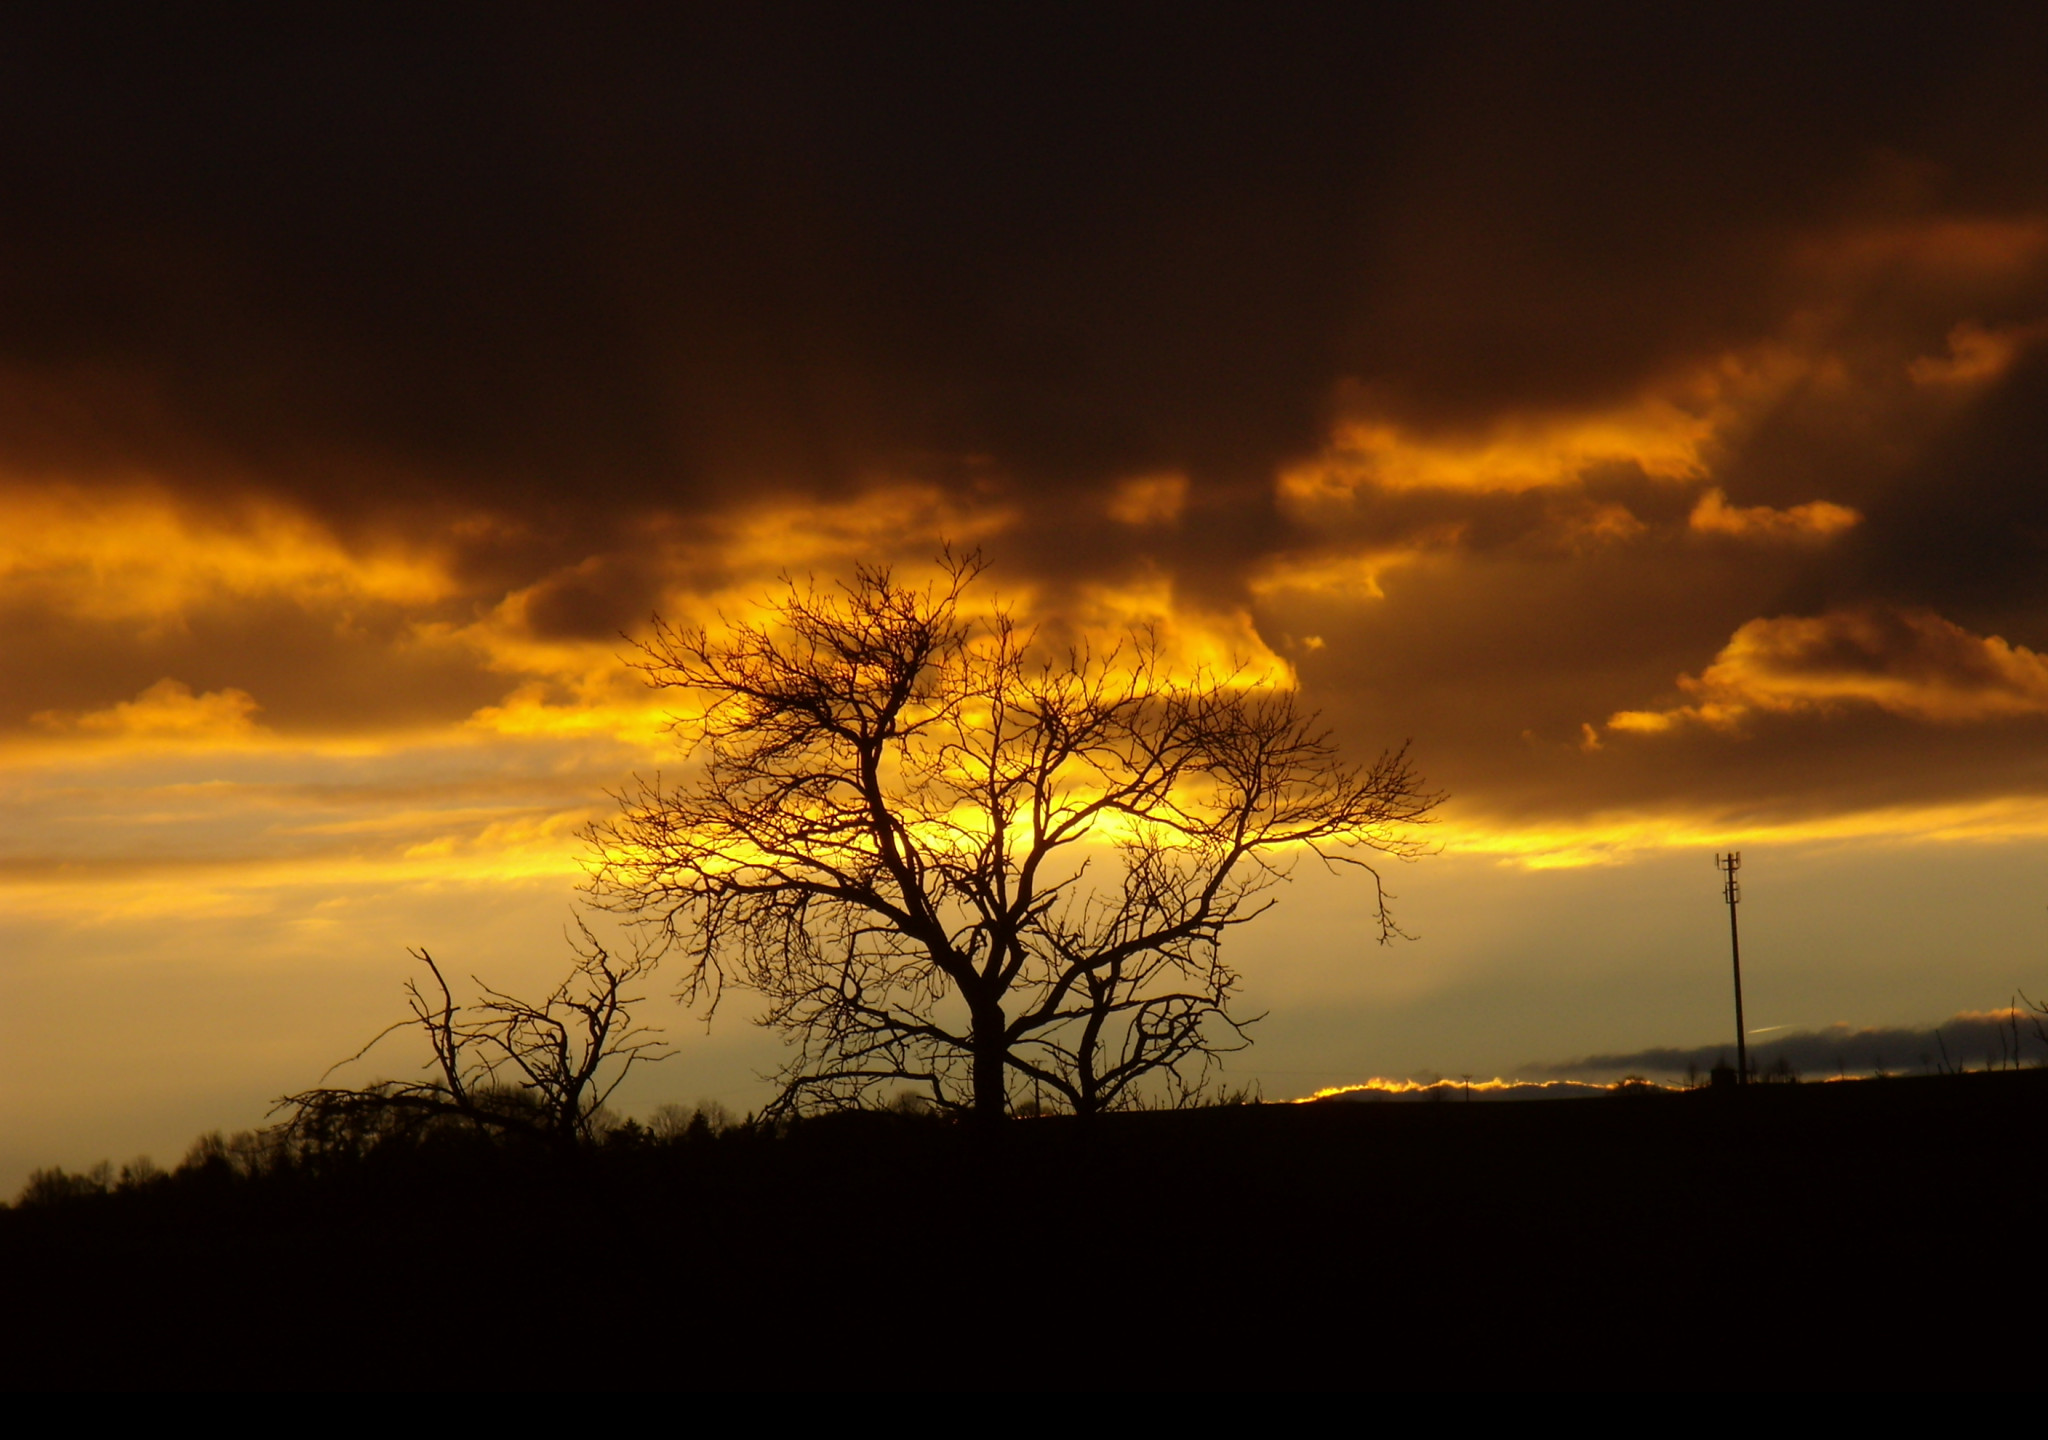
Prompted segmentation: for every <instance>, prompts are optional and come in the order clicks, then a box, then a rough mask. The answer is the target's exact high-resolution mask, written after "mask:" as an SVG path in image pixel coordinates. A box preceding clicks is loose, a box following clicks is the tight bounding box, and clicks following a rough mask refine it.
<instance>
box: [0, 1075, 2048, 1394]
mask: <svg viewBox="0 0 2048 1440" xmlns="http://www.w3.org/2000/svg"><path fill="white" fill-rule="evenodd" d="M2044 1222H2048V1071H2042V1070H2033V1071H2022V1072H2004V1073H1998V1074H1977V1075H1962V1076H1941V1077H1929V1078H1913V1079H1889V1080H1877V1081H1863V1082H1851V1083H1837V1084H1829V1085H1799V1086H1769V1087H1754V1088H1752V1089H1750V1090H1748V1091H1746V1092H1741V1093H1727V1092H1722V1093H1714V1092H1709V1091H1695V1092H1689V1093H1685V1094H1675V1095H1674V1094H1652V1095H1643V1096H1616V1097H1613V1098H1607V1099H1592V1100H1583V1099H1582V1100H1563V1101H1539V1102H1529V1103H1522V1104H1487V1103H1482V1102H1474V1103H1462V1102H1458V1101H1448V1102H1445V1103H1439V1104H1387V1103H1377V1104H1375V1103H1369V1102H1368V1103H1347V1104H1327V1103H1326V1104H1322V1105H1314V1106H1245V1107H1234V1108H1226V1109H1218V1110H1209V1111H1197V1112H1182V1113H1163V1114H1138V1115H1127V1116H1116V1117H1111V1118H1109V1119H1106V1120H1103V1121H1100V1122H1098V1123H1097V1124H1096V1125H1095V1126H1094V1127H1093V1128H1092V1129H1090V1128H1085V1127H1082V1126H1079V1125H1077V1124H1075V1123H1073V1122H1071V1121H1067V1120H1058V1119H1053V1120H1035V1121H1015V1122H1011V1123H1010V1124H1008V1125H1006V1126H1005V1127H1003V1129H1002V1130H1001V1131H1000V1132H999V1133H997V1134H993V1135H977V1134H974V1133H967V1132H962V1131H960V1130H956V1129H954V1128H952V1127H950V1126H946V1125H943V1124H941V1123H938V1122H934V1121H929V1120H919V1119H914V1118H906V1117H900V1116H893V1115H872V1116H854V1117H847V1118H844V1119H840V1120H832V1121H818V1122H811V1123H809V1124H806V1125H803V1126H800V1127H797V1128H795V1129H794V1130H792V1131H791V1132H789V1133H788V1134H785V1135H782V1136H779V1137H772V1136H767V1135H762V1134H755V1133H745V1132H728V1133H726V1134H723V1135H718V1136H708V1135H703V1136H699V1137H697V1138H695V1139H688V1138H686V1139H682V1140H678V1141H675V1142H672V1143H667V1144H656V1143H652V1142H645V1143H639V1144H613V1145H610V1146H608V1147H607V1148H605V1149H604V1150H601V1151H598V1152H594V1153H589V1154H583V1155H579V1156H575V1157H569V1158H556V1157H549V1156H544V1155H536V1154H520V1153H516V1152H512V1151H508V1150H504V1149H497V1148H484V1147H481V1146H474V1145H442V1146H435V1147H427V1148H409V1149H398V1148H394V1149H387V1150H385V1151H382V1152H377V1153H373V1154H371V1155H368V1156H362V1157H350V1158H347V1159H339V1160H331V1161H329V1162H327V1163H326V1164H324V1165H323V1166H321V1167H317V1168H316V1167H306V1166H302V1167H298V1168H292V1169H286V1170H281V1171H278V1172H276V1173H271V1174H266V1175H260V1176H256V1177H254V1178H251V1177H249V1176H246V1175H242V1174H238V1173H236V1172H235V1171H234V1170H233V1169H232V1167H230V1166H228V1165H226V1164H215V1165H213V1166H210V1167H196V1168H187V1169H185V1170H183V1171H181V1172H180V1173H179V1174H177V1175H176V1176H173V1177H170V1178H168V1179H165V1180H159V1181H156V1182H153V1183H152V1184H150V1185H148V1186H144V1187H141V1188H139V1189H135V1190H130V1191H122V1192H117V1193H113V1194H108V1195H88V1196H84V1197H81V1198H78V1199H74V1200H68V1201H61V1202H57V1203H51V1204H43V1205H37V1206H29V1207H24V1208H17V1209H14V1210H11V1211H8V1212H6V1213H4V1214H0V1263H4V1269H5V1275H6V1286H7V1292H8V1293H7V1310H8V1326H9V1330H10V1331H11V1334H10V1336H9V1338H8V1341H7V1344H6V1346H5V1356H6V1360H5V1364H6V1379H7V1382H8V1384H9V1385H10V1386H12V1387H14V1388H17V1389H20V1388H38V1387H44V1388H47V1387H91V1388H104V1389H121V1388H178V1389H192V1388H199V1389H219V1388H235V1389H308V1388H322V1389H328V1388H375V1389H431V1388H464V1389H485V1388H489V1389H559V1388H593V1387H607V1388H627V1389H667V1390H704V1389H727V1388H756V1387H758V1388H776V1389H807V1388H863V1389H946V1388H976V1389H1006V1390H1031V1389H1120V1388H1158V1387H1174V1388H1185V1389H1242V1388H1345V1387H1378V1388H1418V1387H1450V1388H1469V1389H1487V1388H1503V1387H1552V1388H1595V1387H1597V1388H1649V1387H1679V1386H1684V1387H1711V1388H1830V1387H1851V1386H1853V1387H1863V1388H1886V1389H1892V1388H1897V1389H1919V1388H1932V1387H1943V1388H1952V1387H1968V1388H1972V1389H1980V1388H1993V1389H2020V1388H2031V1387H2032V1386H2033V1385H2034V1384H2035V1382H2036V1381H2037V1379H2038V1375H2037V1373H2036V1370H2035V1368H2034V1367H2035V1366H2037V1365H2038V1363H2039V1358H2040V1340H2041V1337H2042V1333H2043V1325H2042V1319H2041V1317H2042V1311H2043V1307H2044V1297H2043V1292H2042V1289H2041V1284H2040V1280H2041V1271H2040V1260H2039V1255H2040V1251H2041V1247H2042V1244H2043V1240H2044V1233H2048V1227H2044Z"/></svg>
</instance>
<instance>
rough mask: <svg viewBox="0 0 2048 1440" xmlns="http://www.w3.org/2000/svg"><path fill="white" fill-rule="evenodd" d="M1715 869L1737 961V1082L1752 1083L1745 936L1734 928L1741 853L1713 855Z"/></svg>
mask: <svg viewBox="0 0 2048 1440" xmlns="http://www.w3.org/2000/svg"><path fill="white" fill-rule="evenodd" d="M1714 868H1715V869H1717V870H1720V871H1721V872H1722V873H1723V874H1725V875H1726V876H1727V877H1728V878H1727V883H1726V884H1724V885H1723V886H1722V887H1721V894H1722V896H1723V898H1725V899H1726V900H1727V902H1728V953H1729V955H1730V957H1731V958H1732V959H1733V960H1734V962H1735V1083H1736V1084H1738V1085H1747V1084H1748V1083H1749V1029H1748V1027H1747V1026H1745V1025H1744V1024H1743V1020H1742V936H1741V935H1740V934H1739V933H1738V932H1737V930H1736V928H1735V907H1736V906H1737V905H1740V904H1741V903H1742V886H1741V885H1740V884H1738V883H1737V882H1736V879H1735V872H1736V871H1737V870H1740V869H1741V868H1742V856H1741V854H1740V853H1739V852H1737V851H1734V850H1730V851H1729V852H1728V853H1727V854H1726V855H1716V856H1715V857H1714Z"/></svg>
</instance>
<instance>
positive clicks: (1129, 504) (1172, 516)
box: [1108, 475, 1188, 526]
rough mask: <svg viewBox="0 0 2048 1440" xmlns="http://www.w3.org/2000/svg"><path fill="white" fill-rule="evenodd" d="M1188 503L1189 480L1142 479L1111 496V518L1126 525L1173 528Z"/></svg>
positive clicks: (1173, 477)
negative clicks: (1172, 525) (1171, 526)
mask: <svg viewBox="0 0 2048 1440" xmlns="http://www.w3.org/2000/svg"><path fill="white" fill-rule="evenodd" d="M1187 503H1188V477H1187V476H1185V475H1139V476H1135V477H1134V478H1132V479H1129V480H1125V481H1123V482H1122V483H1121V484H1119V485H1118V486H1117V487H1116V488H1115V489H1114V490H1113V491H1111V492H1110V497H1109V506H1108V509H1109V518H1110V519H1112V520H1115V521H1117V522H1119V523H1120V524H1124V525H1137V526H1144V525H1171V524H1173V523H1174V522H1175V521H1176V520H1178V519H1180V516H1181V511H1183V510H1184V509H1186V508H1187Z"/></svg>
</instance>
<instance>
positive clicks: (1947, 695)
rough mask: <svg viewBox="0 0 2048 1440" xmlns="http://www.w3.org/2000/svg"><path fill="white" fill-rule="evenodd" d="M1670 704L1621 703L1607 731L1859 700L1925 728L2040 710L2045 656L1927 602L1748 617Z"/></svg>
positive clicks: (2047, 690)
mask: <svg viewBox="0 0 2048 1440" xmlns="http://www.w3.org/2000/svg"><path fill="white" fill-rule="evenodd" d="M1678 684H1679V688H1680V689H1681V690H1683V691H1685V692H1686V693H1687V694H1688V695H1691V696H1693V697H1695V698H1694V699H1693V700H1692V702H1691V703H1689V704H1685V705H1679V706H1675V707H1673V708H1671V709H1668V710H1623V711H1620V712H1618V713H1616V714H1615V715H1612V716H1610V717H1609V718H1608V721H1607V724H1608V728H1610V729H1613V730H1626V731H1635V732H1638V733H1656V732H1658V731H1664V730H1670V729H1672V728H1674V727H1677V726H1681V725H1705V726H1708V727H1711V728H1713V729H1719V730H1735V729H1738V728H1739V727H1740V726H1741V725H1742V724H1743V722H1744V721H1745V720H1747V719H1748V718H1749V717H1751V716H1753V715H1756V714H1790V713H1797V712H1802V711H1805V712H1812V711H1821V712H1825V711H1830V710H1835V709H1840V708H1843V707H1851V706H1868V707H1873V708H1876V709H1879V710H1883V711H1887V712H1889V713H1891V714H1894V715H1899V716H1903V717H1905V718H1907V719H1910V720H1918V721H1923V722H1928V723H1933V724H1945V725H1958V724H1969V723H1972V722H1977V721H1984V720H1994V719H2002V718H2007V717H2012V716H2019V715H2048V656H2043V655H2040V654H2038V653H2036V652H2035V651H2032V650H2029V649H2027V648H2026V647H2024V646H2020V645H2012V644H2009V643H2007V642H2006V641H2005V640H2003V639H2001V638H1999V637H1998V636H1996V635H1988V636H1986V635H1973V634H1971V633H1970V632H1969V631H1967V630H1965V629H1963V628H1962V627H1961V626H1959V625H1956V624H1953V623H1951V622H1950V621H1948V620H1944V619H1943V618H1942V617H1941V616H1939V615H1936V614H1934V613H1933V612H1931V611H1927V610H1906V609H1894V608H1890V607H1884V606H1875V605H1872V606H1863V607H1859V608H1856V609H1848V610H1835V611H1830V612H1828V613H1827V614H1824V615H1817V616H1780V617H1777V618H1773V619H1761V620H1752V621H1750V622H1749V623H1748V624H1746V625H1744V626H1743V627H1742V628H1741V629H1739V630H1737V631H1736V632H1735V634H1734V636H1733V637H1731V638H1730V640H1729V642H1728V644H1727V645H1726V646H1724V647H1723V648H1722V650H1721V653H1720V654H1719V655H1717V656H1716V657H1715V658H1714V662H1713V663H1712V664H1711V665H1709V666H1708V667H1707V668H1706V669H1705V670H1704V671H1703V672H1701V673H1700V674H1699V675H1698V676H1690V675H1686V676H1681V677H1679V681H1678Z"/></svg>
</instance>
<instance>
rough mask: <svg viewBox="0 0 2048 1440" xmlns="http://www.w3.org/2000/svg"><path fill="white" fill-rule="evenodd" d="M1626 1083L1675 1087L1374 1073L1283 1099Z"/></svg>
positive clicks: (1563, 1091)
mask: <svg viewBox="0 0 2048 1440" xmlns="http://www.w3.org/2000/svg"><path fill="white" fill-rule="evenodd" d="M1624 1086H1627V1087H1629V1088H1631V1089H1634V1088H1639V1087H1643V1086H1648V1087H1649V1088H1651V1089H1655V1090H1675V1089H1678V1088H1679V1087H1677V1086H1675V1085H1659V1084H1657V1083H1656V1082H1655V1081H1652V1080H1643V1079H1640V1078H1630V1079H1625V1080H1617V1081H1615V1082H1613V1083H1612V1084H1608V1085H1602V1084H1600V1083H1598V1082H1597V1081H1591V1080H1503V1079H1502V1078H1500V1077H1499V1076H1498V1075H1496V1076H1494V1077H1493V1078H1492V1079H1490V1080H1462V1079H1461V1080H1390V1079H1388V1078H1387V1077H1386V1076H1384V1075H1375V1076H1373V1077H1372V1079H1370V1080H1361V1081H1359V1082H1357V1083H1356V1084H1351V1085H1325V1086H1324V1087H1323V1088H1322V1089H1320V1090H1318V1091H1316V1092H1315V1093H1314V1094H1313V1095H1303V1096H1301V1097H1300V1098H1299V1099H1295V1100H1289V1101H1286V1102H1285V1103H1286V1104H1289V1105H1313V1104H1314V1103H1315V1102H1316V1101H1318V1100H1334V1099H1337V1098H1339V1097H1340V1096H1344V1095H1430V1096H1440V1097H1442V1098H1443V1099H1445V1100H1453V1099H1456V1098H1459V1097H1461V1096H1465V1095H1498V1094H1501V1093H1503V1092H1505V1091H1513V1090H1522V1091H1527V1090H1536V1091H1555V1092H1557V1093H1558V1094H1560V1095H1583V1094H1585V1093H1586V1092H1587V1091H1588V1090H1606V1091H1615V1090H1619V1089H1622V1088H1623V1087H1624Z"/></svg>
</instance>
